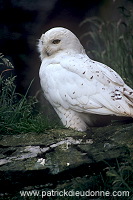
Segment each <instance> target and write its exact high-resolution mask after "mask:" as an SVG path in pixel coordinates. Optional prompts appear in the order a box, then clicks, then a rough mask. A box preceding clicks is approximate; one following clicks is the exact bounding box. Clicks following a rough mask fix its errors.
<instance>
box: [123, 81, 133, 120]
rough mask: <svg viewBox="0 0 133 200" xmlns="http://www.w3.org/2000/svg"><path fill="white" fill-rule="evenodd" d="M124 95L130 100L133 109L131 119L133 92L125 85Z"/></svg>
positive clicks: (131, 106)
mask: <svg viewBox="0 0 133 200" xmlns="http://www.w3.org/2000/svg"><path fill="white" fill-rule="evenodd" d="M123 94H124V95H125V96H126V98H127V99H128V102H127V103H128V105H129V107H130V109H131V117H133V90H132V89H131V88H130V87H129V86H127V85H125V86H124V88H123Z"/></svg>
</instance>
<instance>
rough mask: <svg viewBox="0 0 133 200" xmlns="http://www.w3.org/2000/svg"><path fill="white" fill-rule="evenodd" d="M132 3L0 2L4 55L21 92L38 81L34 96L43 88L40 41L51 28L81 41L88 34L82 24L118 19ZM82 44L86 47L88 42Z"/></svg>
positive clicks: (0, 47)
mask: <svg viewBox="0 0 133 200" xmlns="http://www.w3.org/2000/svg"><path fill="white" fill-rule="evenodd" d="M128 3H130V1H129V0H93V1H92V0H82V1H81V0H79V1H77V0H37V1H36V0H0V52H1V53H3V54H4V55H5V56H6V57H7V58H8V59H9V60H10V61H11V62H12V64H13V65H14V67H15V70H14V74H16V75H17V90H18V92H20V93H25V91H26V90H27V88H28V86H29V84H30V82H31V81H32V80H33V79H34V82H33V84H32V87H31V89H30V95H35V94H36V93H37V91H38V90H39V89H40V85H39V77H38V71H39V67H40V59H39V54H38V52H37V41H38V39H39V38H40V36H41V34H42V33H44V32H45V31H47V30H48V29H50V28H52V27H56V26H62V27H65V28H68V29H70V30H71V31H72V32H74V33H75V34H76V35H77V36H78V37H79V38H80V37H81V36H82V35H83V33H84V32H85V27H84V28H82V27H80V26H79V24H80V23H81V22H82V21H83V20H84V19H85V18H88V17H92V16H98V17H100V18H102V19H103V20H106V21H107V20H116V18H118V17H119V14H120V12H119V11H118V7H119V6H125V5H126V4H128ZM81 43H82V44H83V45H84V47H86V46H85V45H86V41H82V40H81Z"/></svg>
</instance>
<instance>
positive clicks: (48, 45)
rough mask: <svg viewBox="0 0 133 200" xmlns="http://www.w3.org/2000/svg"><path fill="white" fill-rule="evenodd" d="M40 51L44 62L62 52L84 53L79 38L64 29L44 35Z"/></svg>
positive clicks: (54, 30) (60, 28)
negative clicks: (45, 59)
mask: <svg viewBox="0 0 133 200" xmlns="http://www.w3.org/2000/svg"><path fill="white" fill-rule="evenodd" d="M38 50H39V53H40V57H41V59H42V60H43V59H44V58H46V57H50V56H53V55H55V54H57V53H59V52H62V51H63V52H64V51H66V52H74V53H84V48H83V46H82V45H81V43H80V42H79V40H78V38H77V37H76V36H75V35H74V34H73V33H72V32H71V31H69V30H68V29H66V28H62V27H56V28H52V29H50V30H49V31H47V32H46V33H44V34H42V36H41V38H40V39H39V44H38Z"/></svg>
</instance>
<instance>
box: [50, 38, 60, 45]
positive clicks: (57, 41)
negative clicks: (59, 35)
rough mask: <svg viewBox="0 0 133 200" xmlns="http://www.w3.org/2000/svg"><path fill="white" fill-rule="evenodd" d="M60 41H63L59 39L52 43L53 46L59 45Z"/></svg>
mask: <svg viewBox="0 0 133 200" xmlns="http://www.w3.org/2000/svg"><path fill="white" fill-rule="evenodd" d="M60 41H61V40H58V39H57V40H53V41H52V43H53V44H59V43H60Z"/></svg>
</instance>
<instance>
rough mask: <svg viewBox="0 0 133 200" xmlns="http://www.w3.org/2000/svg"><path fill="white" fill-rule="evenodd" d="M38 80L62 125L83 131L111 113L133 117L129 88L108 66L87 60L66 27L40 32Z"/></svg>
mask: <svg viewBox="0 0 133 200" xmlns="http://www.w3.org/2000/svg"><path fill="white" fill-rule="evenodd" d="M38 49H39V52H40V57H41V60H42V64H41V67H40V72H39V76H40V82H41V87H42V89H43V92H44V95H45V97H46V99H47V100H48V101H49V102H50V103H51V105H52V106H53V107H54V109H55V111H56V112H57V114H58V116H59V117H60V119H61V121H62V123H63V124H64V125H65V126H66V127H70V128H73V129H75V130H78V131H85V130H86V129H87V127H88V126H95V125H99V124H100V125H102V124H104V123H105V122H106V121H108V120H110V118H111V117H112V116H124V117H133V90H132V89H131V88H130V87H128V86H127V85H126V84H125V83H124V81H123V80H122V78H121V77H120V76H119V75H118V74H117V73H116V72H115V71H114V70H112V69H111V68H109V67H108V66H106V65H104V64H102V63H99V62H96V61H93V60H91V59H90V58H89V57H88V56H87V55H86V53H85V50H84V48H83V46H82V45H81V43H80V42H79V40H78V38H77V37H76V36H75V35H74V34H73V33H72V32H71V31H69V30H68V29H65V28H52V29H50V30H49V31H47V32H46V33H45V34H42V36H41V38H40V40H39V44H38Z"/></svg>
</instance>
